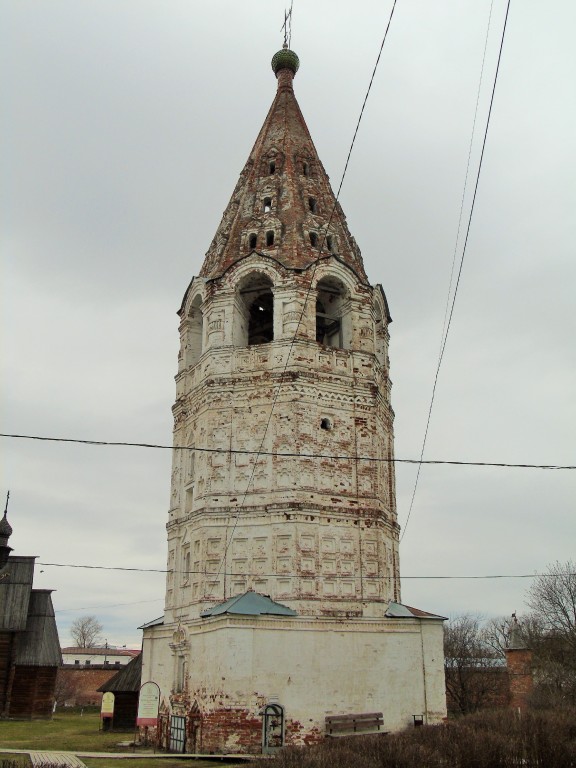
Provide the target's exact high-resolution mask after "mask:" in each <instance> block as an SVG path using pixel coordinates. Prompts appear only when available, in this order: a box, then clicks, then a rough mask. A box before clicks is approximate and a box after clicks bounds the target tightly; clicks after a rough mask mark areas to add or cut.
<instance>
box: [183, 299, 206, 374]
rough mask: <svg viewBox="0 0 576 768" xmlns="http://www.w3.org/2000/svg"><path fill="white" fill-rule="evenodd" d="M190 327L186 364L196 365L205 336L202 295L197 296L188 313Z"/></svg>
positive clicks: (186, 346) (185, 351)
mask: <svg viewBox="0 0 576 768" xmlns="http://www.w3.org/2000/svg"><path fill="white" fill-rule="evenodd" d="M187 325H188V329H187V337H186V338H185V348H184V359H185V366H186V367H188V366H190V365H196V363H197V362H198V360H199V358H200V355H201V354H202V347H203V340H204V339H203V337H204V317H203V315H202V296H200V295H198V296H196V297H195V299H194V301H193V302H192V306H191V307H190V311H189V313H188V323H187Z"/></svg>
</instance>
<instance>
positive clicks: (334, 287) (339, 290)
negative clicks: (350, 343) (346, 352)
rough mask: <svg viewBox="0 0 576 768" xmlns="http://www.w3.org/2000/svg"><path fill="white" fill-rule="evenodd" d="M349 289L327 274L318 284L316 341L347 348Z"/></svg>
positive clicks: (325, 344) (329, 345)
mask: <svg viewBox="0 0 576 768" xmlns="http://www.w3.org/2000/svg"><path fill="white" fill-rule="evenodd" d="M348 314H349V311H348V301H347V291H346V289H345V287H344V285H343V283H342V282H340V280H338V278H336V277H332V276H326V277H323V278H322V279H321V280H319V281H318V285H317V286H316V341H317V342H318V343H319V344H323V345H324V346H326V347H336V348H338V349H346V348H347V343H346V340H347V339H348V338H349V336H350V334H349V333H348V332H347V331H348V319H349V318H348Z"/></svg>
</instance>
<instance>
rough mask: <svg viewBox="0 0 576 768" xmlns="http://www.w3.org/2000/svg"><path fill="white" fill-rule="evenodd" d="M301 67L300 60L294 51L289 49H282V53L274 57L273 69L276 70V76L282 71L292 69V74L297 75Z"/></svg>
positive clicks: (279, 52)
mask: <svg viewBox="0 0 576 768" xmlns="http://www.w3.org/2000/svg"><path fill="white" fill-rule="evenodd" d="M299 66H300V59H299V58H298V56H296V54H295V53H294V51H291V50H290V49H289V48H282V50H281V51H278V53H275V54H274V56H273V57H272V69H273V70H274V74H275V75H277V74H278V72H279V71H280V70H281V69H291V70H292V72H294V74H296V72H298V67H299Z"/></svg>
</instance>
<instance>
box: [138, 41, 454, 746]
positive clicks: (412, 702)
mask: <svg viewBox="0 0 576 768" xmlns="http://www.w3.org/2000/svg"><path fill="white" fill-rule="evenodd" d="M298 65H299V62H298V57H297V56H296V54H295V53H293V52H292V51H290V50H288V49H287V48H284V49H283V50H281V51H279V52H278V53H277V54H276V55H275V56H274V58H273V60H272V67H273V70H274V72H275V74H276V78H277V81H278V90H277V93H276V97H275V99H274V101H273V103H272V106H271V108H270V111H269V113H268V115H267V117H266V120H265V121H264V125H263V126H262V129H261V131H260V133H259V135H258V137H257V139H256V143H255V145H254V147H253V149H252V152H251V153H250V156H249V158H248V161H247V163H246V165H245V167H244V169H243V171H242V173H241V175H240V179H239V181H238V183H237V185H236V188H235V190H234V192H233V194H232V198H231V200H230V202H229V204H228V207H227V208H226V210H225V212H224V215H223V218H222V221H221V223H220V226H219V228H218V230H217V232H216V235H215V237H214V239H213V241H212V244H211V246H210V248H209V250H208V253H207V254H206V258H205V260H204V264H203V266H202V269H201V272H200V275H199V276H197V277H194V278H193V280H192V282H191V283H190V285H189V287H188V289H187V291H186V294H185V296H184V300H183V302H182V306H181V308H180V311H179V315H180V319H181V324H180V335H181V344H180V354H179V369H178V374H177V377H176V388H177V393H176V403H175V405H174V451H173V457H174V460H173V469H172V485H171V500H170V511H169V520H168V525H167V530H168V575H167V583H166V602H165V614H164V616H163V617H162V618H161V619H158V620H157V621H153V622H150V623H149V624H147V625H145V626H144V627H143V631H144V643H143V657H142V663H143V672H142V682H148V681H152V682H155V683H157V684H158V686H159V688H160V718H159V725H158V737H159V740H160V742H161V744H162V745H163V746H165V747H167V748H171V749H173V750H175V751H187V752H203V753H211V752H215V753H233V752H248V753H260V752H262V751H264V752H271V751H274V750H275V749H278V748H280V747H282V746H283V745H285V744H309V743H313V742H315V741H318V740H321V739H323V738H324V737H325V736H326V735H327V734H328V735H336V734H344V733H346V732H360V731H362V732H369V731H373V730H376V731H377V730H386V731H390V730H398V729H401V728H404V727H406V726H409V725H412V724H413V723H414V722H415V719H414V717H416V718H417V719H418V721H419V722H420V721H422V722H424V723H436V722H439V721H441V720H442V718H443V717H444V716H445V714H446V706H445V691H444V666H443V627H442V622H443V619H442V617H440V616H435V615H432V614H428V613H425V612H423V611H419V610H416V609H414V608H409V607H407V606H404V605H402V603H401V596H400V571H399V557H398V538H399V537H398V534H399V526H398V523H397V520H396V501H395V487H394V462H393V457H394V448H393V417H394V414H393V411H392V408H391V405H390V389H391V384H390V380H389V376H388V371H389V360H388V324H389V323H390V321H391V318H390V314H389V310H388V304H387V301H386V297H385V294H384V291H383V290H382V287H381V286H379V285H375V286H372V285H371V284H370V283H369V281H368V278H367V276H366V274H365V271H364V266H363V262H362V256H361V254H360V250H359V248H358V246H357V244H356V241H355V240H354V238H353V237H352V235H351V234H350V232H349V230H348V227H347V224H346V219H345V216H344V213H343V211H342V208H341V207H340V205H339V203H338V202H337V201H336V199H335V196H334V194H333V192H332V189H331V187H330V183H329V181H328V177H327V175H326V173H325V171H324V168H323V166H322V164H321V162H320V159H319V157H318V154H317V152H316V149H315V147H314V144H313V142H312V139H311V137H310V134H309V132H308V128H307V126H306V123H305V121H304V118H303V116H302V113H301V112H300V108H299V106H298V103H297V101H296V99H295V96H294V91H293V85H292V83H293V78H294V75H295V74H296V70H297V69H298Z"/></svg>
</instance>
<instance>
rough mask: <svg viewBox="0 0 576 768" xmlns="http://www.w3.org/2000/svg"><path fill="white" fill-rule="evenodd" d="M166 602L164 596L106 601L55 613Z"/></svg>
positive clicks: (62, 609) (63, 609) (60, 609)
mask: <svg viewBox="0 0 576 768" xmlns="http://www.w3.org/2000/svg"><path fill="white" fill-rule="evenodd" d="M39 565H42V563H39ZM161 602H164V598H163V597H155V598H154V599H153V600H131V601H130V602H129V603H112V604H111V605H109V604H108V603H106V604H105V605H83V606H80V607H78V608H59V609H58V610H55V611H54V613H70V612H72V611H95V610H98V609H100V608H107V609H109V608H124V607H125V606H127V605H142V603H161Z"/></svg>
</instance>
